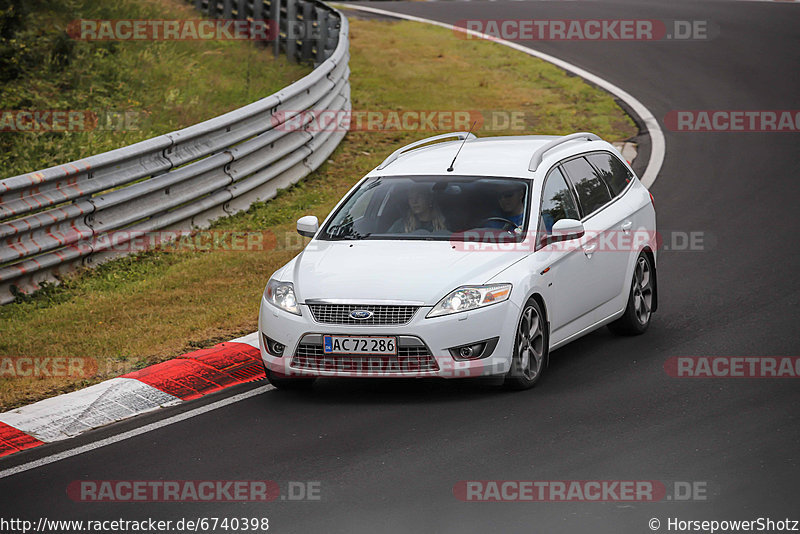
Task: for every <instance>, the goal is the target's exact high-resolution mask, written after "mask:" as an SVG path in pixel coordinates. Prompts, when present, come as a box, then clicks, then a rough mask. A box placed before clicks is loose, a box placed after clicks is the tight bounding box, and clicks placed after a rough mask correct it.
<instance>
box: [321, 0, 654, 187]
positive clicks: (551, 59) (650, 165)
mask: <svg viewBox="0 0 800 534" xmlns="http://www.w3.org/2000/svg"><path fill="white" fill-rule="evenodd" d="M331 5H333V6H334V7H337V8H338V9H351V10H356V11H364V12H367V13H374V14H376V15H385V16H388V17H394V18H399V19H405V20H410V21H413V22H422V23H425V24H433V25H434V26H440V27H442V28H447V29H448V30H453V31H460V32H463V33H466V34H468V35H473V36H475V37H479V38H481V39H486V40H487V41H494V42H495V43H499V44H501V45H503V46H507V47H509V48H513V49H514V50H518V51H520V52H522V53H524V54H528V55H529V56H534V57H538V58H539V59H543V60H544V61H547V62H548V63H552V64H553V65H556V66H557V67H561V68H562V69H564V70H566V71H569V72H572V73H573V74H577V75H578V76H580V77H581V78H583V79H585V80H588V81H590V82H592V83H593V84H595V85H597V86H599V87H602V88H603V89H605V90H606V91H608V92H609V93H611V94H612V95H614V96H616V97H617V98H619V99H620V100H622V101H623V102H625V103H626V104H627V105H628V106H630V107H631V109H632V110H633V111H634V112H635V113H636V114H637V115H638V116H639V118H641V119H642V121H643V122H644V126H645V128H646V129H647V131H648V133H649V134H650V141H651V143H652V144H651V147H650V161H648V162H647V168H646V169H645V171H644V174H643V175H642V177H641V181H642V183H643V184H644V186H645V187H650V186H652V185H653V183H654V182H655V181H656V178H658V173H659V172H660V171H661V165H662V164H663V163H664V155H665V153H666V149H667V146H666V142H665V140H664V132H663V131H662V130H661V126H659V124H658V121H657V120H656V118H655V116H653V114H652V113H651V112H650V110H649V109H647V108H646V107H645V105H644V104H642V103H641V102H639V100H637V99H636V98H634V96H633V95H631V94H630V93H628V92H627V91H625V90H624V89H622V88H621V87H618V86H616V85H614V84H613V83H611V82H609V81H607V80H604V79H603V78H601V77H600V76H596V75H594V74H592V73H591V72H589V71H587V70H584V69H582V68H580V67H578V66H577V65H573V64H572V63H569V62H567V61H564V60H562V59H558V58H557V57H555V56H551V55H550V54H545V53H544V52H539V51H538V50H534V49H532V48H528V47H526V46H522V45H520V44H517V43H512V42H511V41H506V40H505V39H499V38H497V37H493V36H491V35H487V34H485V33H480V32H476V31H474V30H467V29H465V28H457V27H455V26H453V25H452V24H446V23H444V22H439V21H437V20H431V19H425V18H422V17H415V16H413V15H405V14H403V13H395V12H394V11H386V10H385V9H377V8H374V7H368V6H358V5H353V4H331Z"/></svg>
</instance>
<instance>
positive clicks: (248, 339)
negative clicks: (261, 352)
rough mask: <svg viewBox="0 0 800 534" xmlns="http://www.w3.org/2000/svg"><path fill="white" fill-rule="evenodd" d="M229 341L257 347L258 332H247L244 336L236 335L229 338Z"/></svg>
mask: <svg viewBox="0 0 800 534" xmlns="http://www.w3.org/2000/svg"><path fill="white" fill-rule="evenodd" d="M230 343H247V344H248V345H250V346H251V347H255V348H259V346H258V332H257V331H256V332H252V333H250V334H247V335H246V336H242V337H237V338H236V339H231V340H230Z"/></svg>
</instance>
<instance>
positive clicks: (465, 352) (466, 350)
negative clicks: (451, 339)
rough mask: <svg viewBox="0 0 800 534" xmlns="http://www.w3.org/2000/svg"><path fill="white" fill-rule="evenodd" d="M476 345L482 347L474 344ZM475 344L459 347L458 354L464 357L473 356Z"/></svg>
mask: <svg viewBox="0 0 800 534" xmlns="http://www.w3.org/2000/svg"><path fill="white" fill-rule="evenodd" d="M474 346H475V347H480V345H474ZM472 347H473V346H469V347H461V348H460V349H458V354H459V356H461V357H462V358H472V354H473V353H474V352H475V351H474V350H473V348H472Z"/></svg>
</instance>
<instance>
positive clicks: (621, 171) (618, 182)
mask: <svg viewBox="0 0 800 534" xmlns="http://www.w3.org/2000/svg"><path fill="white" fill-rule="evenodd" d="M586 159H588V160H589V163H591V164H592V165H593V166H594V168H595V169H597V171H598V172H599V173H600V176H601V177H602V178H603V180H604V181H605V183H606V184H607V185H608V188H609V189H610V190H611V194H612V195H614V196H617V195H619V194H620V193H622V191H623V190H624V189H625V188H626V187H628V184H629V183H630V181H631V180H632V179H633V173H631V171H629V170H628V167H626V166H625V164H624V163H622V162H621V161H620V160H619V158H617V157H616V156H614V155H613V154H610V153H608V152H595V153H594V154H587V155H586Z"/></svg>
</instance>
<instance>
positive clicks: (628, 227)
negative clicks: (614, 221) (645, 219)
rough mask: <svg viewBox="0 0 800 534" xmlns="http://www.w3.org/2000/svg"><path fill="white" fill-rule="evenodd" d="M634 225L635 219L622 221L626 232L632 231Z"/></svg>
mask: <svg viewBox="0 0 800 534" xmlns="http://www.w3.org/2000/svg"><path fill="white" fill-rule="evenodd" d="M632 226H633V221H625V222H624V223H622V231H623V232H625V233H626V234H629V233H631V227H632Z"/></svg>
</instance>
